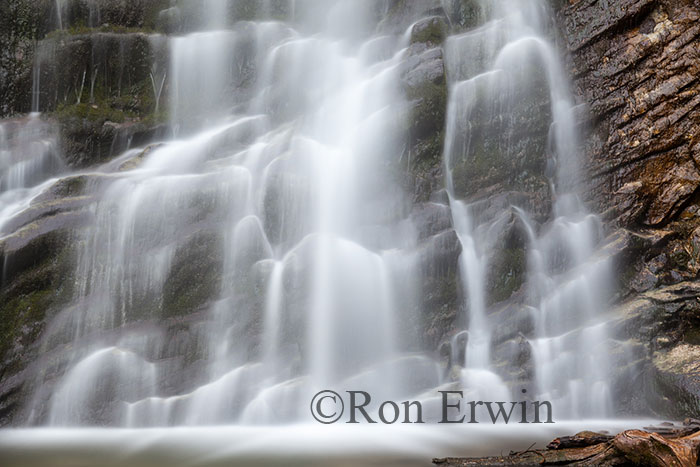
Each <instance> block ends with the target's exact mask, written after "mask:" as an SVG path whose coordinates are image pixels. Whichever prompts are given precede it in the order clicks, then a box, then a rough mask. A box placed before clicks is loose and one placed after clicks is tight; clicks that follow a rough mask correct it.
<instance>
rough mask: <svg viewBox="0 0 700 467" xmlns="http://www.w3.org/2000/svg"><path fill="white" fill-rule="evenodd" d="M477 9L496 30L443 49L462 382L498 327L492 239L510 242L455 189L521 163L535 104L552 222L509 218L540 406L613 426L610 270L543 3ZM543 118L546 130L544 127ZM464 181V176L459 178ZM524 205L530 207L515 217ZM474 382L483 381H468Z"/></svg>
mask: <svg viewBox="0 0 700 467" xmlns="http://www.w3.org/2000/svg"><path fill="white" fill-rule="evenodd" d="M481 5H482V7H481V11H482V12H484V14H485V15H486V16H487V17H488V18H489V19H488V20H487V22H486V24H485V25H484V26H482V27H481V28H479V29H477V30H475V31H470V32H467V33H465V34H462V35H457V36H453V37H451V38H449V39H448V42H447V46H446V49H447V54H448V61H447V66H448V72H449V76H450V78H451V82H452V85H451V86H452V92H451V98H450V105H449V113H448V122H447V136H446V141H447V142H446V148H445V161H446V164H447V167H448V177H447V186H448V192H449V194H450V198H451V205H452V215H453V219H454V224H455V229H456V230H457V232H458V233H459V238H460V242H461V243H462V247H463V253H462V259H461V263H460V268H461V269H460V270H461V274H462V278H463V283H464V288H465V290H466V291H467V294H468V297H469V300H468V310H469V335H468V339H467V348H466V353H465V355H466V362H465V368H466V373H465V378H466V379H467V380H469V379H475V380H478V379H483V378H484V376H483V373H482V372H483V370H484V369H488V368H489V367H490V365H491V360H490V358H489V349H490V347H491V340H490V336H491V334H492V332H493V327H494V325H495V324H494V321H493V319H489V317H487V316H485V311H484V307H485V304H484V281H485V275H486V270H487V269H488V263H489V260H490V259H492V258H493V256H496V255H498V254H500V253H501V252H499V251H496V250H495V248H496V245H494V238H498V237H499V236H502V235H503V233H502V230H503V228H504V225H506V223H504V212H502V211H501V212H498V211H495V215H494V210H493V209H489V208H486V209H485V208H484V207H483V201H477V202H475V203H469V202H468V201H464V200H463V199H460V195H461V194H462V193H469V188H468V187H465V186H464V184H465V182H463V181H459V182H458V181H455V178H456V176H460V177H462V178H464V177H465V176H466V177H469V176H473V177H474V178H477V177H478V176H479V171H480V170H483V169H482V168H481V167H480V164H482V165H483V164H485V162H484V161H482V160H480V159H481V158H484V157H485V154H484V153H485V152H487V151H493V152H494V155H492V156H491V157H494V158H503V159H508V158H513V157H515V156H516V155H517V154H518V150H519V149H520V146H519V145H522V141H523V139H526V138H527V137H528V136H527V135H526V134H524V133H523V129H524V128H521V126H522V124H521V123H520V122H519V121H518V119H519V118H520V119H522V114H521V113H522V112H523V108H522V106H523V102H525V103H526V105H532V108H535V105H537V103H536V102H533V101H534V100H535V99H538V98H539V99H541V100H542V101H543V102H544V103H545V104H546V105H548V106H549V107H550V109H549V112H548V113H549V114H550V115H551V127H550V128H549V131H548V134H549V140H548V142H547V143H548V147H547V152H548V154H547V159H546V161H543V162H544V163H543V164H542V163H541V165H543V166H544V167H543V168H544V170H543V175H544V176H545V177H546V184H545V185H544V186H545V188H549V190H547V191H548V192H549V193H550V195H551V198H552V199H553V202H552V217H553V218H554V220H553V221H545V223H544V225H542V226H541V227H536V225H537V223H536V222H533V220H532V216H531V215H530V214H529V213H528V212H527V211H528V208H529V209H532V203H531V200H524V203H523V200H517V197H514V198H515V199H516V200H507V201H508V202H511V203H512V205H513V207H512V208H511V213H510V215H512V214H514V215H515V217H516V218H517V221H518V222H519V223H520V224H521V227H520V228H521V229H522V230H523V231H524V232H525V237H526V240H527V241H526V242H525V243H526V244H527V246H526V248H527V249H528V251H529V253H528V258H527V270H528V272H527V298H526V300H525V302H526V304H527V305H529V306H528V308H527V311H526V312H529V313H531V314H532V321H533V322H534V330H535V334H534V338H532V339H530V345H531V346H532V350H533V354H534V373H535V391H536V394H535V398H536V399H539V400H550V401H553V403H554V404H555V405H556V406H557V407H558V412H559V413H560V414H562V415H563V416H565V417H573V418H579V417H583V416H605V415H609V414H610V412H611V407H610V406H611V400H610V391H609V387H608V382H609V379H610V374H609V373H608V370H607V369H606V367H605V364H604V363H602V362H605V361H606V357H605V355H607V354H608V352H609V349H608V348H607V347H606V344H605V342H606V337H607V336H606V334H605V325H604V323H603V322H602V321H601V317H602V316H605V307H606V302H607V298H608V297H609V293H610V290H609V284H610V279H611V276H610V268H609V264H608V262H607V260H606V259H605V258H603V257H602V256H601V257H599V256H596V254H595V253H596V245H597V244H598V243H599V242H600V240H601V225H600V221H598V220H597V218H596V217H595V216H594V215H591V214H588V213H587V212H586V211H585V208H584V207H583V206H582V205H581V203H580V201H579V199H578V195H577V190H578V189H579V186H580V182H581V181H580V180H578V179H577V177H578V174H579V173H580V171H579V168H578V167H577V156H576V151H577V147H578V142H577V130H576V122H575V118H574V107H573V103H572V101H571V97H570V96H569V94H568V89H567V84H568V83H567V80H566V79H565V77H564V75H563V74H562V71H561V64H560V62H559V57H558V55H557V53H556V51H555V49H554V48H553V46H552V44H551V43H550V41H549V40H548V39H547V34H548V32H547V10H546V8H545V5H544V4H543V3H542V2H537V1H527V2H523V1H518V2H508V1H504V2H482V3H481ZM465 58H466V59H465ZM533 64H537V65H534V66H533ZM543 113H544V115H543V116H542V117H540V118H546V113H545V112H543ZM525 130H526V129H525ZM526 131H527V130H526ZM486 138H488V139H489V141H485V139H486ZM537 163H538V162H537V161H534V162H533V161H525V165H526V167H525V170H524V171H523V173H522V174H518V175H519V176H520V177H522V178H524V177H527V176H528V175H529V174H528V171H530V172H535V173H536V170H537ZM505 165H506V164H504V166H505ZM528 165H529V166H528ZM460 170H463V171H464V173H459V175H456V174H457V173H458V171H460ZM470 171H472V172H471V173H470ZM539 182H540V183H542V180H540V181H539ZM460 183H461V186H459V184H460ZM466 183H468V182H466ZM508 183H512V184H511V185H510V186H508V185H507V184H508ZM526 183H527V182H526ZM531 183H532V182H531ZM504 184H505V185H506V186H507V188H508V189H511V190H513V191H516V190H519V189H522V182H521V181H519V180H516V181H514V182H511V181H508V182H506V183H504ZM482 194H483V193H482ZM478 196H479V194H477V195H476V197H478ZM521 203H523V204H525V205H529V206H524V205H521V206H518V204H521ZM506 211H508V209H506ZM508 215H509V214H508V213H507V212H506V214H505V216H506V218H507V217H508ZM540 217H541V216H540ZM540 222H542V221H541V220H540ZM475 370H481V371H480V372H477V373H475V374H472V375H470V372H473V371H475ZM491 380H492V381H493V382H494V383H493V384H494V385H495V386H493V385H492V386H491V387H487V391H489V392H491V391H500V392H503V390H504V388H503V385H502V382H501V381H500V379H499V378H498V377H492V378H491ZM467 384H469V383H468V381H467Z"/></svg>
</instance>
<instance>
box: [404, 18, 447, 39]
mask: <svg viewBox="0 0 700 467" xmlns="http://www.w3.org/2000/svg"><path fill="white" fill-rule="evenodd" d="M445 37H447V24H446V23H445V20H444V19H443V18H442V17H441V16H431V17H428V18H424V19H422V20H420V21H418V22H417V23H416V24H414V25H413V27H412V28H411V44H415V43H416V42H420V43H423V44H432V45H434V46H435V45H440V44H442V43H443V42H444V41H445Z"/></svg>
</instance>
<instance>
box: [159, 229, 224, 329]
mask: <svg viewBox="0 0 700 467" xmlns="http://www.w3.org/2000/svg"><path fill="white" fill-rule="evenodd" d="M222 268H223V262H222V244H221V238H220V237H219V236H218V235H217V234H215V233H213V232H200V233H199V234H197V235H195V236H194V237H193V238H192V239H191V240H190V241H189V242H188V243H187V244H186V245H185V246H183V247H180V248H178V250H177V252H176V253H175V258H174V260H173V263H172V266H171V268H170V274H169V276H168V278H167V279H166V281H165V284H164V286H163V310H162V314H163V316H164V317H172V316H182V315H185V314H187V313H191V312H193V311H196V310H197V309H198V308H199V307H201V306H202V305H204V304H205V303H207V302H208V301H209V300H211V299H212V298H215V297H216V295H217V294H218V293H219V288H220V284H221V273H222Z"/></svg>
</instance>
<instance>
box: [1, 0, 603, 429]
mask: <svg viewBox="0 0 700 467" xmlns="http://www.w3.org/2000/svg"><path fill="white" fill-rule="evenodd" d="M63 3H64V2H62V1H59V0H57V5H58V6H57V12H58V18H59V28H63V29H65V28H66V25H67V23H66V21H67V20H66V13H65V11H66V7H65V5H63ZM428 3H430V2H428ZM433 3H435V4H437V3H438V2H433ZM439 3H440V5H439V7H440V9H438V8H437V7H436V8H433V9H431V10H430V12H431V14H432V13H435V11H438V10H439V11H443V12H450V11H453V10H454V9H455V8H457V7H458V5H459V2H456V1H448V0H445V1H443V2H439ZM256 4H257V5H258V7H259V8H258V10H256V13H255V15H252V16H253V17H254V18H255V20H249V19H250V15H248V16H246V18H247V19H246V20H238V19H239V18H238V17H236V18H235V20H234V21H231V20H230V12H231V11H238V10H237V9H244V8H247V5H249V2H236V1H226V0H216V1H211V2H206V6H204V5H203V3H202V2H197V1H194V0H192V1H189V2H179V4H178V5H177V6H175V4H173V6H171V7H170V8H169V9H167V10H164V11H162V12H161V14H160V16H159V18H161V19H163V20H164V19H165V18H170V19H172V18H177V19H178V21H181V22H182V24H184V25H186V27H185V30H187V31H189V32H188V33H186V34H182V35H178V36H163V35H158V34H152V35H149V37H147V38H146V40H143V39H144V38H143V37H139V39H138V40H139V41H142V40H143V42H144V43H147V44H149V47H150V48H151V50H152V51H153V50H157V51H158V53H155V52H154V53H152V55H153V56H154V64H153V66H152V67H151V70H150V80H151V84H152V88H153V95H154V98H155V108H156V113H158V111H159V107H160V108H166V107H167V112H168V127H169V131H170V135H171V139H168V140H166V141H162V142H158V143H155V144H151V145H150V146H148V147H145V148H144V147H139V148H136V147H134V148H131V147H130V146H131V140H129V143H128V144H126V147H128V148H129V149H128V150H127V151H126V152H124V153H123V154H122V155H121V156H119V157H117V158H115V159H113V160H112V161H110V162H108V163H105V164H103V165H101V166H99V167H97V168H94V169H92V170H89V171H87V170H86V171H83V172H80V173H77V174H73V175H71V177H75V179H80V180H83V179H85V180H87V182H86V183H85V186H84V187H83V188H82V193H81V200H82V201H81V202H86V203H89V208H88V214H89V216H88V217H89V225H88V227H87V228H83V229H78V230H77V231H76V232H75V233H74V234H73V237H72V239H71V242H72V243H73V244H74V245H75V248H74V250H75V256H76V257H75V258H74V259H75V265H74V274H73V276H71V277H74V278H75V280H74V281H73V283H72V284H71V291H72V297H71V299H70V300H69V303H68V304H66V305H64V306H62V307H61V309H60V310H59V311H58V312H56V314H55V315H54V316H52V317H51V320H50V322H49V324H48V325H47V327H46V330H45V331H44V332H43V335H42V339H41V352H42V355H47V357H46V358H44V359H42V361H41V362H38V363H37V364H36V365H35V366H34V367H32V369H31V371H32V375H33V376H32V377H33V380H32V388H33V390H34V394H33V397H32V400H31V404H30V407H29V408H28V410H27V412H28V415H27V420H28V423H29V424H32V425H50V426H56V427H66V426H70V427H76V426H92V425H105V426H111V427H132V428H135V427H169V426H182V425H190V426H191V425H197V426H201V425H237V426H250V425H257V424H265V425H276V424H287V423H297V422H308V421H310V420H311V419H310V414H309V413H308V407H309V406H308V404H309V401H310V399H311V396H312V395H313V394H315V393H316V392H318V391H319V390H322V389H335V390H337V391H339V392H342V391H346V390H356V389H357V390H362V391H367V392H368V393H370V394H371V395H372V398H373V399H375V400H387V399H390V400H396V401H398V400H403V399H405V398H412V399H419V400H422V401H425V403H426V407H430V404H439V402H440V401H439V399H440V398H439V397H437V396H436V394H437V392H436V391H437V390H438V389H441V390H461V391H463V393H464V396H465V398H466V399H469V400H493V401H518V400H522V398H523V397H525V398H526V399H532V400H546V401H551V403H552V406H553V407H554V408H555V416H556V418H557V419H558V420H561V419H572V420H575V419H579V418H582V417H603V416H610V415H612V407H611V404H612V394H611V389H610V387H611V381H612V378H611V375H610V370H609V369H608V368H606V366H605V365H604V364H601V362H605V361H606V355H607V354H608V352H609V349H608V340H609V339H608V336H607V333H606V326H605V322H604V319H603V317H604V316H605V313H604V311H605V307H606V303H607V301H608V297H609V294H610V293H611V292H612V291H611V290H610V289H611V286H610V281H611V275H610V265H609V264H608V260H607V259H605V258H604V257H603V255H599V254H598V249H599V248H600V243H601V240H602V230H603V229H602V224H601V221H600V220H599V219H598V218H597V217H596V216H595V215H593V214H591V213H589V212H588V211H586V209H585V207H584V206H583V203H582V202H581V201H580V199H579V196H578V193H579V189H580V185H581V183H582V180H580V179H579V177H580V173H581V171H580V168H579V167H578V158H577V147H578V140H577V138H578V130H577V126H576V125H577V123H576V121H575V118H574V114H575V108H574V106H573V102H572V99H571V97H570V95H569V91H568V88H567V86H568V82H567V79H566V77H565V75H564V74H563V72H562V64H561V63H560V57H559V55H558V53H557V51H556V49H555V47H554V45H553V39H552V37H551V36H552V35H553V32H552V30H551V29H552V28H551V25H550V18H551V12H550V11H549V9H548V6H547V2H545V1H544V0H499V1H496V0H492V1H486V0H483V1H477V2H473V4H474V5H475V6H474V8H475V11H478V14H476V17H478V20H479V24H481V25H480V26H479V27H477V28H473V29H470V30H468V31H467V32H463V33H459V34H454V35H451V36H449V37H447V39H446V40H445V43H444V46H443V49H444V63H445V69H446V75H447V84H448V104H447V121H446V128H445V129H444V148H443V151H442V152H443V154H442V156H443V161H444V164H443V170H444V183H445V188H446V190H445V191H446V193H447V195H446V196H444V197H442V196H439V195H435V196H433V197H431V201H430V203H429V204H431V209H433V210H435V212H440V213H447V215H446V216H444V217H445V218H446V219H447V221H446V226H445V231H446V232H447V233H450V234H452V231H451V229H452V228H453V229H454V232H455V233H456V241H455V244H457V246H458V247H459V251H461V252H460V253H459V259H458V261H457V264H458V271H457V277H458V279H457V281H456V284H455V285H452V288H453V290H451V291H450V293H452V294H454V295H455V296H459V297H460V300H462V303H461V304H458V305H457V307H458V308H459V309H460V310H462V311H463V315H462V316H460V317H458V319H457V321H456V323H457V324H456V325H455V328H453V329H451V332H450V333H448V334H447V336H446V338H447V339H446V340H447V341H448V342H449V345H448V347H449V349H448V351H447V352H448V353H449V358H444V359H443V360H440V359H439V358H436V357H435V356H434V354H433V351H434V348H427V346H426V345H424V343H423V342H419V339H418V338H417V337H416V331H415V329H413V330H411V329H408V330H407V328H411V327H418V326H419V325H420V326H422V325H423V324H422V321H421V320H425V319H426V318H425V316H423V315H424V314H430V313H432V312H433V311H434V310H421V306H422V303H423V299H424V297H421V287H422V284H421V281H422V280H423V279H425V275H426V273H425V271H424V270H423V269H425V266H424V264H423V261H424V259H425V256H430V255H433V254H436V253H435V251H437V250H439V249H440V248H441V247H442V246H441V243H440V242H446V241H447V240H446V238H447V235H443V236H442V237H441V238H439V239H435V238H429V239H428V240H426V237H429V236H430V234H425V233H424V232H422V231H421V228H422V227H421V226H420V225H418V224H419V223H418V222H417V221H416V218H417V217H419V216H418V215H417V214H416V212H415V210H414V206H413V204H414V200H412V199H411V196H410V194H409V193H407V192H406V189H405V187H404V186H403V185H402V182H401V180H400V179H399V177H397V175H396V172H397V170H398V169H397V164H398V165H401V164H405V163H406V160H408V163H409V165H410V163H411V157H413V155H412V154H410V152H409V151H406V148H405V147H406V145H407V141H408V140H409V139H410V138H411V137H412V136H411V135H409V134H408V133H409V131H408V130H407V128H408V125H407V124H406V120H407V119H410V118H411V115H410V112H409V111H407V109H408V108H410V106H411V105H412V102H409V100H410V99H409V97H407V95H406V92H404V91H405V90H404V89H403V88H402V85H403V84H402V80H403V79H404V74H405V72H406V69H407V68H410V66H415V64H413V62H412V60H413V61H415V56H412V55H411V53H414V52H415V50H416V46H415V44H414V43H413V34H414V28H415V27H417V24H418V22H417V21H418V20H420V19H421V17H420V16H419V15H417V16H416V17H413V16H411V15H410V14H408V16H409V18H403V19H402V21H404V23H406V24H401V27H397V28H396V31H392V28H388V27H387V26H386V24H384V23H383V22H382V18H383V17H385V16H387V15H388V14H389V12H390V7H392V2H372V1H349V0H335V1H322V0H317V1H311V0H309V1H306V2H294V1H292V2H275V1H270V2H267V1H266V2H257V3H256ZM416 4H417V3H416ZM91 5H92V3H91ZM94 5H95V8H97V5H98V3H95V4H94ZM280 5H284V7H283V8H282V7H280ZM421 5H422V3H421ZM431 5H432V3H431ZM433 6H435V5H433ZM416 8H418V7H416ZM91 11H92V10H91ZM426 11H427V10H426ZM94 13H95V15H96V16H95V17H96V18H99V17H100V12H99V8H98V9H96V10H95V12H94ZM248 13H249V12H248ZM423 13H424V11H422V10H421V11H420V14H423ZM447 16H449V14H448V15H447ZM447 16H446V18H447ZM90 17H91V18H92V17H93V15H92V13H91V16H90ZM272 18H275V19H274V20H273V19H272ZM96 21H99V20H96ZM440 21H442V19H440ZM453 26H454V25H453ZM454 27H455V28H456V26H454ZM377 31H380V32H377ZM141 36H143V35H141ZM115 37H118V35H117V34H107V35H104V34H103V35H102V36H99V38H95V39H91V41H92V42H90V43H91V47H93V49H92V56H91V59H90V63H91V64H90V70H91V71H90V72H91V73H93V75H94V79H92V87H93V88H94V87H96V86H97V87H99V86H103V87H107V88H110V89H112V88H114V89H117V90H118V91H119V95H120V96H121V93H122V89H123V88H124V89H126V88H125V86H126V84H125V83H123V82H122V78H123V80H124V81H125V82H126V81H129V80H131V79H132V77H131V76H130V75H129V73H133V74H136V72H134V71H133V70H132V69H131V68H130V67H129V66H128V63H126V62H127V61H128V60H127V58H128V57H129V53H131V52H129V50H130V49H131V45H129V46H128V47H126V48H125V47H124V46H123V44H125V43H126V42H124V41H122V40H121V39H115ZM140 43H141V42H139V43H138V44H140ZM101 44H102V45H101ZM105 44H107V45H105ZM114 44H120V45H119V49H120V52H119V60H118V61H119V63H118V66H117V69H118V70H119V73H120V76H119V77H118V78H117V79H112V78H113V77H108V76H105V75H106V74H107V73H108V70H109V69H110V68H109V67H110V66H112V65H113V63H111V62H109V61H108V60H105V59H104V57H105V56H110V54H109V53H107V52H104V51H100V50H97V51H96V48H97V49H99V47H103V48H104V49H105V50H106V49H107V48H110V47H111V48H113V47H115V45H114ZM134 44H136V45H134V49H135V50H136V49H138V48H139V47H140V45H138V44H137V43H136V42H134ZM55 46H56V44H54V43H52V42H51V41H47V44H42V47H40V48H39V53H38V54H37V58H36V64H35V72H34V102H33V107H34V109H35V110H37V111H38V110H39V109H40V108H44V107H46V106H48V107H50V106H51V105H54V104H57V103H60V102H61V100H62V101H63V102H64V103H65V102H67V101H68V100H69V99H73V96H72V95H71V92H73V93H76V92H77V91H75V90H74V89H72V88H71V87H70V86H67V87H65V86H64V87H61V86H60V83H59V85H57V84H56V83H51V86H52V87H51V92H47V89H46V86H48V85H45V84H42V79H43V77H45V76H46V74H47V73H48V72H47V71H46V70H47V69H54V68H55V64H51V60H52V55H53V53H55V52H54V47H55ZM421 47H423V46H422V45H421ZM425 48H426V49H427V52H425V51H424V50H422V49H418V50H419V53H424V54H428V55H430V56H431V57H436V56H440V54H439V53H438V52H436V51H437V47H436V48H435V49H430V48H429V46H425ZM127 49H129V50H127ZM110 50H111V49H110ZM139 53H140V52H139ZM166 53H167V56H168V57H169V58H168V60H169V63H168V64H167V65H165V62H164V60H162V57H160V56H159V57H156V55H161V54H166ZM441 60H442V58H441ZM108 62H109V63H108ZM441 66H442V65H441ZM47 67H48V68H47ZM42 70H43V71H42ZM430 72H432V71H428V72H425V74H427V75H429V74H430ZM85 73H88V70H87V69H86V71H85ZM122 75H123V77H122ZM83 79H85V77H84V76H83ZM103 81H104V82H103ZM96 82H97V85H95V83H96ZM443 84H444V82H443ZM88 86H90V76H88ZM164 89H165V91H164ZM125 92H126V91H125ZM161 93H163V102H160V100H161ZM88 94H89V97H88ZM93 94H94V92H93V89H89V92H86V93H85V99H86V100H88V101H90V102H92V101H93V100H94V96H93ZM76 95H77V94H76ZM77 96H78V97H77V100H78V104H81V98H82V87H81V93H80V95H77ZM40 99H41V102H40ZM44 100H47V101H48V100H51V101H52V102H48V103H44ZM166 100H167V102H165V101H166ZM40 104H41V106H40ZM82 104H84V102H83V103H82ZM95 108H96V107H95ZM533 121H534V123H533ZM8 125H15V126H17V128H20V129H19V130H16V129H14V127H13V129H12V130H10V129H9V128H10V127H9V126H8ZM10 132H11V133H12V134H13V135H14V136H13V137H10V136H9V134H10ZM56 138H57V137H56V136H55V130H54V129H53V127H51V125H49V124H47V123H45V122H43V121H41V120H39V117H38V116H37V115H35V114H32V116H30V117H29V118H28V119H27V120H26V121H23V122H15V123H7V124H2V125H0V240H3V237H2V235H8V234H9V233H10V232H11V230H10V227H11V226H13V219H14V218H15V217H16V216H17V215H18V213H21V211H22V210H24V209H26V208H27V207H28V206H29V205H30V204H31V203H32V202H33V200H35V199H37V198H36V197H37V196H38V195H40V194H41V193H44V192H45V190H47V189H48V188H49V187H50V186H51V185H52V184H53V183H55V180H54V179H52V178H51V177H54V176H57V175H59V174H61V173H62V172H65V171H66V168H65V167H64V166H63V165H62V163H60V162H58V161H59V160H60V153H59V151H58V149H57V139H56ZM441 138H442V137H440V138H438V141H440V143H439V144H442V143H441V142H442V139H441ZM397 161H398V163H397ZM431 212H433V211H431ZM5 224H7V225H8V226H10V227H8V228H7V229H4V228H3V226H4V225H5ZM450 224H451V225H450ZM439 232H441V233H443V234H444V231H439ZM436 237H438V236H436ZM504 264H505V265H507V266H508V267H506V268H505V269H504V268H503V267H502V266H503V265H504ZM499 268H500V269H499ZM494 271H496V272H494ZM516 275H520V276H522V278H521V279H522V280H518V278H516V277H515V276H516ZM494 282H498V283H499V285H498V286H497V287H496V286H494ZM513 284H515V285H513ZM502 290H507V291H508V292H507V293H502ZM421 313H422V314H423V315H422V314H421ZM513 322H515V323H517V324H515V325H514V324H512V323H513ZM416 323H421V324H416ZM462 324H463V325H464V326H463V327H462V328H459V326H461V325H462ZM443 357H445V355H444V354H443ZM445 360H449V361H448V362H445ZM446 363H447V365H446ZM523 390H524V392H521V391H523ZM525 393H526V394H527V395H526V396H523V394H525ZM375 409H376V407H375ZM479 410H480V411H483V414H482V415H483V416H484V417H486V418H488V415H487V412H486V411H485V409H484V408H483V407H482V408H480V409H479ZM489 411H490V409H489ZM427 412H428V410H427V409H426V415H425V418H426V419H427V420H428V421H435V420H436V419H437V418H439V416H440V412H439V411H438V412H437V413H434V414H432V415H430V414H428V413H427Z"/></svg>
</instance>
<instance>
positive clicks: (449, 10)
mask: <svg viewBox="0 0 700 467" xmlns="http://www.w3.org/2000/svg"><path fill="white" fill-rule="evenodd" d="M487 6H488V5H487V2H483V1H479V0H448V1H446V2H445V13H446V14H447V17H448V18H449V19H450V24H451V25H452V28H453V30H455V31H464V30H467V29H472V28H475V27H477V26H480V25H482V24H483V23H484V21H485V20H486V18H487V14H488V9H487Z"/></svg>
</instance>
